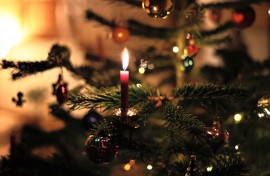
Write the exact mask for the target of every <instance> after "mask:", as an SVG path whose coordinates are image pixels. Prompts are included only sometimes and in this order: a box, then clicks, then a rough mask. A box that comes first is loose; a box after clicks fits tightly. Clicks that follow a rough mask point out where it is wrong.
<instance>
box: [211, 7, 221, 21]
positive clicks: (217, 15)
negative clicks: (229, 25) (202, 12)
mask: <svg viewBox="0 0 270 176" xmlns="http://www.w3.org/2000/svg"><path fill="white" fill-rule="evenodd" d="M221 16H222V14H221V11H220V10H216V9H212V10H210V12H209V18H210V19H211V20H212V21H213V22H215V23H218V22H219V21H220V19H221Z"/></svg>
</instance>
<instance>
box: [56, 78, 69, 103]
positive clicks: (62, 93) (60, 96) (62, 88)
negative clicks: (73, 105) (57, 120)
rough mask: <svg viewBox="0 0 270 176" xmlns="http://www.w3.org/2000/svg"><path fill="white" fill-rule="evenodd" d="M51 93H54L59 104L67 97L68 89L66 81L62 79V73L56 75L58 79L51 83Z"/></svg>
mask: <svg viewBox="0 0 270 176" xmlns="http://www.w3.org/2000/svg"><path fill="white" fill-rule="evenodd" d="M52 88H53V93H52V94H53V95H56V98H57V101H58V103H59V104H60V105H61V104H63V103H64V102H66V101H67V99H68V89H67V83H65V82H64V80H63V75H62V74H59V75H58V80H57V82H56V83H54V84H52Z"/></svg>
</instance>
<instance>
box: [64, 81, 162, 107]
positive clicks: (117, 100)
mask: <svg viewBox="0 0 270 176" xmlns="http://www.w3.org/2000/svg"><path fill="white" fill-rule="evenodd" d="M148 96H150V97H151V96H157V91H156V90H154V89H146V88H138V87H136V86H130V87H129V106H130V107H133V106H136V105H138V104H140V103H141V102H142V101H144V102H146V101H150V100H148V99H147V97H148ZM68 104H69V105H71V109H73V110H75V109H82V108H87V109H91V108H96V107H99V108H105V110H107V109H110V110H113V109H117V108H120V107H121V92H120V89H119V87H110V88H101V89H99V90H86V92H83V93H80V92H71V93H70V94H69V103H68Z"/></svg>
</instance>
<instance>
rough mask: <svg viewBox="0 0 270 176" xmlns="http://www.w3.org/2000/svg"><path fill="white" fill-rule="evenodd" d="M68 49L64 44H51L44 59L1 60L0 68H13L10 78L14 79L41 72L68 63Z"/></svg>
mask: <svg viewBox="0 0 270 176" xmlns="http://www.w3.org/2000/svg"><path fill="white" fill-rule="evenodd" d="M69 59H70V50H69V49H68V48H67V47H66V46H60V45H57V44H55V45H53V46H52V48H51V51H50V52H49V54H48V57H47V60H45V61H35V62H27V61H19V62H16V61H7V60H3V61H2V63H1V66H2V69H9V68H11V69H13V73H12V78H13V80H16V79H18V78H22V77H25V76H28V75H32V74H36V73H38V72H43V71H45V70H48V69H52V68H54V67H57V66H61V65H62V64H67V65H68V64H69Z"/></svg>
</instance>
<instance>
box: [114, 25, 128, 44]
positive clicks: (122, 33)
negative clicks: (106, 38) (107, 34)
mask: <svg viewBox="0 0 270 176" xmlns="http://www.w3.org/2000/svg"><path fill="white" fill-rule="evenodd" d="M112 38H113V41H115V42H116V43H124V42H126V41H127V40H128V38H129V30H128V28H126V27H122V26H117V27H115V28H114V29H113V31H112Z"/></svg>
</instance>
